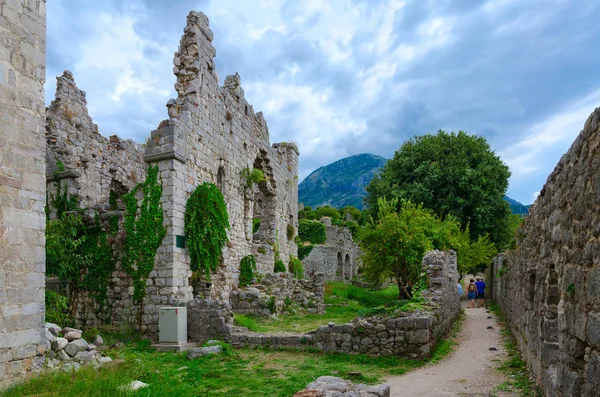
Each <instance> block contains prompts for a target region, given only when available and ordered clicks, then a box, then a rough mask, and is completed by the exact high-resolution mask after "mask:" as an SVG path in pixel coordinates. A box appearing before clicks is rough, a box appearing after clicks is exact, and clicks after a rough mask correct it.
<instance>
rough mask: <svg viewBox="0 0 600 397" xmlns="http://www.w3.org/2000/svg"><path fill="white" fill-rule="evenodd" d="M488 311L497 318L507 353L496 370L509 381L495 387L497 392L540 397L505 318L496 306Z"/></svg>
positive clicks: (492, 306) (492, 305)
mask: <svg viewBox="0 0 600 397" xmlns="http://www.w3.org/2000/svg"><path fill="white" fill-rule="evenodd" d="M489 308H490V311H491V312H492V313H494V314H495V315H496V316H497V317H498V322H499V323H500V326H501V328H502V330H501V334H502V339H503V341H504V348H505V349H506V352H507V353H508V358H507V359H506V360H505V361H504V362H503V363H501V364H500V367H499V368H498V370H499V371H500V372H502V373H503V374H506V375H507V376H508V378H509V379H510V380H508V381H506V382H503V383H501V384H500V385H498V386H496V390H498V391H505V392H506V391H517V392H519V395H521V396H534V397H541V396H542V393H541V391H540V390H539V388H538V387H537V385H536V384H535V383H533V382H531V381H530V380H529V372H528V371H527V364H526V363H525V361H523V359H522V358H521V353H520V352H519V348H518V347H517V341H516V340H515V338H514V336H513V335H512V333H511V332H510V328H509V325H508V322H507V320H506V317H504V314H503V313H502V311H501V310H500V306H498V304H496V303H493V304H491V305H490V307H489Z"/></svg>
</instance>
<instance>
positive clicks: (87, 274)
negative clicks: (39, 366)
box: [46, 162, 116, 322]
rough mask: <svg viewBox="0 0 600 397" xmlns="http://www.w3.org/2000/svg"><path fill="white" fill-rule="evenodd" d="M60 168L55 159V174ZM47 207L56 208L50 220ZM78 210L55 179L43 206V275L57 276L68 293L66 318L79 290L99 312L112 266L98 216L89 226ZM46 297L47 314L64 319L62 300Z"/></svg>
mask: <svg viewBox="0 0 600 397" xmlns="http://www.w3.org/2000/svg"><path fill="white" fill-rule="evenodd" d="M61 170H62V171H64V165H63V164H62V163H61V162H58V163H57V170H56V172H55V176H56V174H57V173H58V172H61ZM50 208H53V209H54V210H55V211H56V218H54V219H50V218H49V215H50ZM82 213H83V209H81V208H79V207H78V200H77V198H76V197H75V196H72V195H69V194H68V190H67V186H66V184H65V185H64V186H63V185H62V184H61V182H60V181H57V191H56V194H54V195H53V194H49V200H48V206H47V208H46V214H47V216H48V219H47V221H46V274H47V275H48V276H53V277H57V278H58V280H59V281H60V283H61V285H60V288H61V291H62V293H63V294H65V295H66V294H68V296H67V297H66V298H65V301H67V302H68V304H67V308H68V309H67V313H68V315H67V317H69V318H70V319H73V318H74V316H75V313H76V312H77V306H78V303H79V298H80V297H81V294H82V292H86V293H87V295H88V296H89V297H90V298H92V300H93V302H95V304H96V309H97V310H98V312H99V313H101V312H103V310H104V309H105V307H106V303H107V299H108V286H109V283H110V278H111V277H112V272H113V271H114V269H115V266H116V259H115V255H114V253H113V250H112V248H111V246H110V244H109V242H108V239H107V235H106V232H104V231H103V230H102V226H101V225H100V221H99V218H98V215H97V214H96V215H95V219H94V224H93V225H92V226H89V225H85V224H84V222H83V215H82ZM46 300H47V303H48V305H49V307H50V310H49V312H48V315H49V316H50V317H56V318H60V319H62V320H63V321H65V320H66V318H65V317H64V316H63V315H65V307H64V305H63V304H62V302H63V300H62V299H61V298H60V297H59V296H57V295H52V294H51V295H47V296H46ZM69 322H70V321H69Z"/></svg>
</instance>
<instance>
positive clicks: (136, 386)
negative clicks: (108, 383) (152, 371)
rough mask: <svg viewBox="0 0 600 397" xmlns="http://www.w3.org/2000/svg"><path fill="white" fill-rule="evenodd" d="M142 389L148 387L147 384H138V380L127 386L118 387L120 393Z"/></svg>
mask: <svg viewBox="0 0 600 397" xmlns="http://www.w3.org/2000/svg"><path fill="white" fill-rule="evenodd" d="M144 387H148V384H147V383H144V382H140V381H139V380H134V381H133V382H131V383H130V384H128V385H123V386H119V390H121V391H136V390H139V389H143V388H144Z"/></svg>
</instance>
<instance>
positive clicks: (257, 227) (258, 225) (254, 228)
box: [252, 218, 260, 234]
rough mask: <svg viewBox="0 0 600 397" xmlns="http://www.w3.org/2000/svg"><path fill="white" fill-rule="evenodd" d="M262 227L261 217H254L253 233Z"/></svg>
mask: <svg viewBox="0 0 600 397" xmlns="http://www.w3.org/2000/svg"><path fill="white" fill-rule="evenodd" d="M258 229H260V218H252V234H254V233H256V232H258Z"/></svg>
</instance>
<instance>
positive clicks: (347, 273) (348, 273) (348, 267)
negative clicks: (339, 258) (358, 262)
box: [344, 253, 352, 281]
mask: <svg viewBox="0 0 600 397" xmlns="http://www.w3.org/2000/svg"><path fill="white" fill-rule="evenodd" d="M344 280H348V281H350V280H352V263H351V261H350V254H348V253H346V257H345V258H344Z"/></svg>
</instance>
